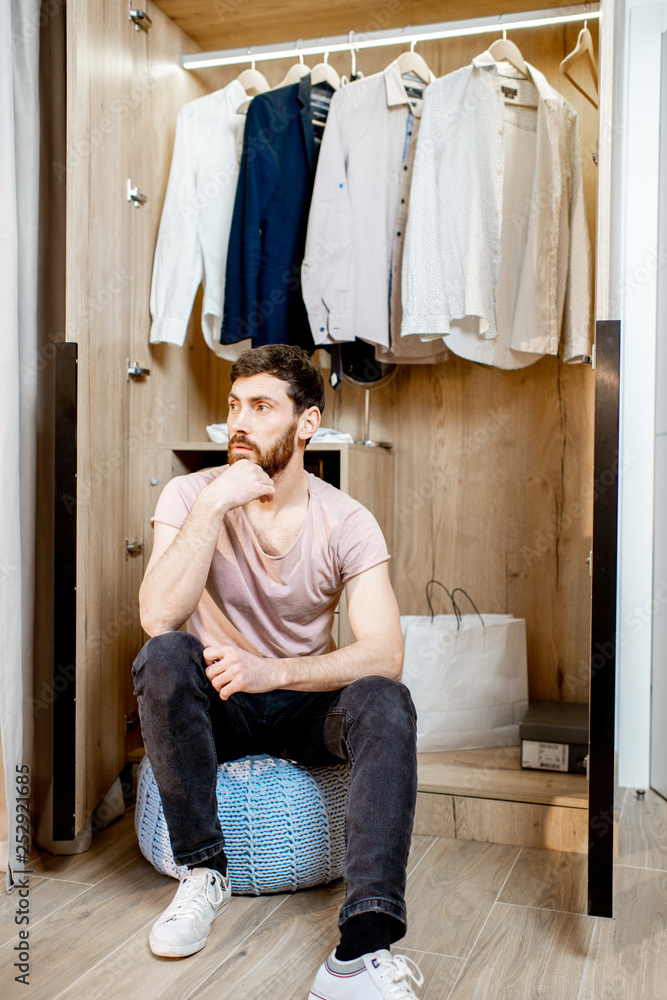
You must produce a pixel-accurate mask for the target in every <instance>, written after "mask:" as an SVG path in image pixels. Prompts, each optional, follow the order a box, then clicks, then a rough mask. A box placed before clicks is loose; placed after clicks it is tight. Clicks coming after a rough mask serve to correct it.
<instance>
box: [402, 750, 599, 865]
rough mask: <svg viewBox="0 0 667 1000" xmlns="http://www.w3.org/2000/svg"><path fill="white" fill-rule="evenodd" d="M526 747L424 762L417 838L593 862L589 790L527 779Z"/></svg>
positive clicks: (577, 778) (575, 777) (534, 774)
mask: <svg viewBox="0 0 667 1000" xmlns="http://www.w3.org/2000/svg"><path fill="white" fill-rule="evenodd" d="M520 752H521V751H520V747H498V748H495V749H489V750H457V751H452V752H449V753H428V754H419V758H418V760H419V777H418V786H417V788H418V791H417V811H416V815H415V826H414V832H415V833H416V834H423V835H426V836H437V837H456V838H458V839H459V840H478V841H483V842H487V841H488V842H491V843H495V844H514V845H516V846H519V847H542V848H546V849H547V850H552V851H568V852H572V853H576V854H585V853H586V851H587V849H588V783H587V781H586V778H585V777H584V776H583V775H581V774H559V773H557V772H553V771H548V772H545V771H527V770H523V769H522V767H521V763H520Z"/></svg>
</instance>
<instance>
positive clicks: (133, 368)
mask: <svg viewBox="0 0 667 1000" xmlns="http://www.w3.org/2000/svg"><path fill="white" fill-rule="evenodd" d="M150 373H151V370H150V368H141V367H140V365H139V362H138V361H135V362H134V364H133V365H131V364H130V359H129V358H128V359H127V381H128V382H129V381H130V376H132V378H143V377H144V375H150Z"/></svg>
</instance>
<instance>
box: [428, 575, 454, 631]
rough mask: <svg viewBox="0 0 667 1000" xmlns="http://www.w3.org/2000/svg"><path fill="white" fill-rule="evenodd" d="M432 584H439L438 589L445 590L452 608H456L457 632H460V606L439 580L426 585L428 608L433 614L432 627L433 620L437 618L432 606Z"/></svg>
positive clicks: (430, 581)
mask: <svg viewBox="0 0 667 1000" xmlns="http://www.w3.org/2000/svg"><path fill="white" fill-rule="evenodd" d="M432 583H435V584H437V586H438V587H442V589H443V590H444V592H445V593H446V594H447V597H448V598H449V599H450V601H451V602H452V607H453V608H454V615H455V616H456V631H457V632H458V630H459V627H460V625H461V612H460V611H459V608H458V605H457V603H456V601H455V600H454V598H453V597H452V595H451V594H450V593H449V591H448V590H447V588H446V587H445V585H444V583H440V581H439V580H429V581H428V583H427V584H426V600H427V601H428V608H429V611H430V612H431V625H432V624H433V618H434V616H435V612H434V611H433V605H432V604H431V595H430V593H429V589H428V588H429V587H430V586H431V584H432ZM459 589H460V588H459Z"/></svg>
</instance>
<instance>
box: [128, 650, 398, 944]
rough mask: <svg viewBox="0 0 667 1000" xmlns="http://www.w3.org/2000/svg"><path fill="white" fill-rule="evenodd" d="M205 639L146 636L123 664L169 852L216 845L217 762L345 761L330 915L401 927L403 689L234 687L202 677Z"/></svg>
mask: <svg viewBox="0 0 667 1000" xmlns="http://www.w3.org/2000/svg"><path fill="white" fill-rule="evenodd" d="M203 649H204V647H203V645H202V643H201V642H200V641H199V639H197V638H196V637H195V636H193V635H189V634H188V633H186V632H167V633H165V634H164V635H159V636H155V637H154V638H153V639H149V641H148V642H147V643H146V645H145V646H144V647H143V649H142V650H141V652H140V653H139V655H138V657H137V659H136V660H135V662H134V665H133V667H132V676H133V678H134V689H135V693H136V695H137V698H138V700H139V716H140V718H141V729H142V733H143V738H144V745H145V747H146V752H147V754H148V757H149V759H150V762H151V766H152V768H153V772H154V774H155V780H156V782H157V785H158V788H159V790H160V796H161V799H162V806H163V809H164V815H165V819H166V822H167V826H168V828H169V835H170V838H171V846H172V851H173V855H174V860H175V861H176V862H177V863H178V864H193V863H195V862H197V861H205V860H206V859H207V858H211V857H213V856H214V855H215V854H217V853H218V852H219V851H221V850H222V849H223V847H224V843H225V841H224V837H223V833H222V830H221V828H220V823H219V821H218V810H217V800H216V769H217V766H218V764H219V763H223V762H225V761H228V760H236V759H238V758H239V757H245V756H246V755H247V754H258V753H269V754H272V755H273V756H276V757H284V758H286V759H288V760H294V761H298V762H299V763H300V764H304V765H306V766H309V765H310V766H319V765H326V764H340V763H341V762H343V761H349V763H350V785H349V793H348V800H347V809H346V822H345V828H346V852H345V901H344V903H343V907H342V909H341V912H340V920H339V923H342V922H343V921H344V920H347V918H348V917H351V916H353V915H354V914H356V913H363V912H366V911H382V912H384V913H387V914H389V915H390V916H392V917H394V918H395V919H394V920H393V921H392V927H393V940H398V939H399V938H400V937H402V936H403V935H404V934H405V931H406V927H407V921H406V912H405V881H406V868H407V861H408V852H409V850H410V837H411V834H412V825H413V821H414V812H415V801H416V797H417V753H416V741H417V737H416V713H415V708H414V705H413V703H412V698H411V697H410V693H409V691H408V689H407V688H406V687H405V685H404V684H402V683H401V682H400V681H393V680H389V679H388V678H386V677H380V676H371V677H363V678H361V679H360V680H357V681H354V682H353V683H352V684H350V685H348V686H347V687H345V688H343V689H342V690H340V691H327V692H323V693H317V692H315V693H313V692H303V691H282V690H280V691H269V692H267V693H266V694H246V693H238V694H233V695H231V697H230V698H229V699H228V700H227V701H223V700H222V699H221V698H220V696H219V695H218V692H217V691H216V690H215V688H214V687H213V685H212V684H211V683H210V681H209V680H208V678H207V676H206V673H205V669H206V663H205V662H204V657H203Z"/></svg>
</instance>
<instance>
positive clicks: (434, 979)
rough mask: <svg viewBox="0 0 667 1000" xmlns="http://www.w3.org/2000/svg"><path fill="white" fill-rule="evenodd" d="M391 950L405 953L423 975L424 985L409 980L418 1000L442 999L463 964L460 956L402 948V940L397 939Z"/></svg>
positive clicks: (448, 991)
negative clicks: (454, 956)
mask: <svg viewBox="0 0 667 1000" xmlns="http://www.w3.org/2000/svg"><path fill="white" fill-rule="evenodd" d="M392 951H393V953H394V954H399V955H406V956H407V957H408V958H411V959H412V961H413V962H416V963H417V965H418V966H419V969H420V970H421V973H422V975H423V977H424V985H423V986H421V987H418V986H416V985H415V984H414V983H413V982H412V981H410V985H411V986H413V987H414V991H415V993H416V994H417V995H418V996H419V1000H443V998H444V997H446V996H448V995H449V993H450V991H451V989H452V986H453V985H454V983H455V982H456V979H457V977H458V975H459V972H460V971H461V968H462V967H463V964H464V959H462V958H452V957H451V956H450V955H434V954H432V953H431V952H425V951H414V950H412V949H410V948H404V947H403V942H402V941H398V942H397V944H395V945H394V946H393V948H392Z"/></svg>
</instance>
